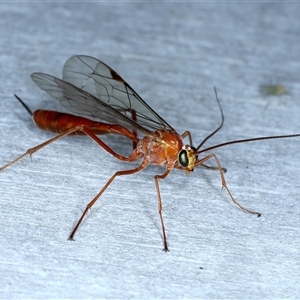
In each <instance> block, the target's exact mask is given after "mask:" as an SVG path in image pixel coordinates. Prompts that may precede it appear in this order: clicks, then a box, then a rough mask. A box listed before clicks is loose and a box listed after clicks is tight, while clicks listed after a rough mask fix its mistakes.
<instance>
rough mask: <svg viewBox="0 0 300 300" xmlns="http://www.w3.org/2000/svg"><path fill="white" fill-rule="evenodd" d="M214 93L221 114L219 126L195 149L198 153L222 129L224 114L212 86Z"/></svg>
mask: <svg viewBox="0 0 300 300" xmlns="http://www.w3.org/2000/svg"><path fill="white" fill-rule="evenodd" d="M214 91H215V95H216V100H217V103H218V105H219V109H220V112H221V124H220V125H219V127H218V128H217V129H216V130H214V131H213V132H212V133H211V134H209V135H208V136H207V137H206V138H205V139H204V140H203V141H202V142H201V143H200V145H199V146H198V147H197V148H196V150H197V151H198V153H199V149H200V148H201V147H202V146H203V145H204V144H205V143H206V142H207V140H208V139H210V138H211V137H212V136H213V135H215V134H216V133H217V132H218V131H219V130H220V129H221V128H222V127H223V124H224V119H225V118H224V113H223V109H222V106H221V103H220V100H219V98H218V93H217V89H216V87H215V86H214Z"/></svg>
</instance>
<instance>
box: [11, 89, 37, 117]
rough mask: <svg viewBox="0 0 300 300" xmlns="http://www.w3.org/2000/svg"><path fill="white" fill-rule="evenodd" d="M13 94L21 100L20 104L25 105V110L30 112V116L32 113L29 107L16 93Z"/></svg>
mask: <svg viewBox="0 0 300 300" xmlns="http://www.w3.org/2000/svg"><path fill="white" fill-rule="evenodd" d="M14 96H15V97H16V98H17V99H18V100H19V101H20V102H21V104H22V105H23V106H24V107H25V109H26V110H27V112H28V113H29V114H30V116H32V115H33V113H32V111H31V110H30V109H29V107H28V106H27V105H26V104H25V103H24V102H23V101H22V100H21V99H20V98H19V97H18V96H17V95H16V94H14Z"/></svg>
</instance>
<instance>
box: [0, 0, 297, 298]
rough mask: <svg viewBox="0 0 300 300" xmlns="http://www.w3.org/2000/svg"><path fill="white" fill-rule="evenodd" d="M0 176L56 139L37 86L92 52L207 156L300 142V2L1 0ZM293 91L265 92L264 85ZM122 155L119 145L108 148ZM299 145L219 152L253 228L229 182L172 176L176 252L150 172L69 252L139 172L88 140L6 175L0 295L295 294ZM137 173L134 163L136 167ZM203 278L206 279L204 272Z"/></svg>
mask: <svg viewBox="0 0 300 300" xmlns="http://www.w3.org/2000/svg"><path fill="white" fill-rule="evenodd" d="M0 8H1V9H0V32H1V41H0V45H1V47H0V49H1V50H0V64H1V73H0V77H1V89H0V93H1V101H0V128H1V133H0V134H1V138H0V147H1V148H0V149H1V153H0V165H3V164H5V163H7V162H8V161H9V160H10V159H12V158H14V157H16V156H17V155H19V154H20V153H22V151H24V150H26V149H27V148H29V147H32V146H34V145H37V144H39V143H41V142H43V141H45V140H47V139H49V138H50V137H52V136H53V135H52V134H50V133H46V132H41V131H40V130H39V129H37V128H36V127H35V126H34V124H33V123H32V122H31V120H30V118H29V115H28V114H27V113H26V112H25V110H24V109H23V107H22V106H21V105H20V104H19V103H18V102H17V101H16V100H15V98H14V97H13V93H16V94H18V95H19V96H20V97H21V98H22V99H23V100H24V101H25V102H26V103H27V104H28V105H29V107H30V108H31V109H32V110H35V109H38V108H50V109H61V107H60V106H59V104H58V103H56V102H55V101H54V100H52V99H51V97H50V96H48V95H47V94H46V93H44V92H43V91H41V90H39V88H38V87H37V86H36V85H35V84H34V83H33V82H32V81H31V79H30V74H31V73H32V72H37V71H40V72H46V73H49V74H52V75H55V76H58V77H60V76H61V72H62V67H63V64H64V62H65V60H66V59H67V58H69V57H70V56H72V55H74V54H86V55H91V56H94V57H96V58H99V59H101V60H103V61H104V62H106V63H107V64H108V65H110V66H111V67H112V68H113V69H115V70H116V71H117V72H118V73H120V75H121V76H123V77H124V78H125V79H126V80H127V81H128V82H129V84H130V85H131V86H132V87H133V88H134V89H135V90H136V91H137V92H138V93H139V94H140V95H141V96H142V97H143V98H144V99H145V100H146V101H147V102H148V103H149V104H150V105H151V106H152V107H153V108H154V109H155V110H156V111H157V112H158V113H159V114H160V115H161V116H163V117H164V118H165V119H166V121H167V122H169V123H170V124H171V125H172V126H174V128H176V129H177V130H178V132H180V133H182V132H183V131H185V130H191V132H192V134H193V137H194V141H195V144H198V143H200V141H201V139H203V138H204V137H205V136H206V135H207V134H209V133H210V132H211V131H212V130H214V129H215V128H216V126H217V125H218V124H219V122H220V116H219V111H218V108H217V105H216V102H215V98H214V92H213V86H216V87H217V88H218V92H219V97H220V100H221V102H222V106H223V109H224V114H225V117H226V120H225V125H224V128H223V129H222V131H221V132H220V133H219V134H218V135H216V136H215V137H214V138H213V139H211V140H210V141H209V142H208V144H207V145H213V144H215V143H221V142H224V141H227V140H233V139H238V138H248V137H255V136H261V135H279V134H291V133H299V132H300V126H299V124H300V122H299V116H300V102H299V100H300V99H299V94H300V85H299V74H300V60H299V59H300V39H299V35H300V22H299V13H300V4H299V3H287V2H286V3H284V4H283V3H282V4H279V3H273V4H272V3H260V4H259V3H242V4H238V3H236V2H233V3H228V4H226V3H219V2H218V3H217V2H216V3H163V4H162V3H128V2H127V3H117V2H115V3H95V2H94V3H86V4H79V3H61V2H60V3H54V2H52V3H16V4H13V3H12V2H10V3H1V4H0ZM268 84H281V85H284V86H285V88H286V90H287V94H285V95H282V96H264V95H262V94H261V92H260V86H261V85H268ZM105 140H106V141H108V142H109V143H110V145H112V146H113V147H114V148H115V149H117V150H118V151H120V152H122V150H123V149H125V152H126V150H127V152H128V150H129V149H130V144H129V145H128V146H125V145H123V144H122V139H119V138H118V137H117V136H115V137H105ZM299 143H300V139H289V140H279V141H269V142H257V143H252V144H241V145H236V146H229V147H225V148H221V149H219V150H216V151H215V153H216V154H217V155H218V157H219V159H220V161H221V163H222V164H223V166H224V167H226V168H228V172H227V174H226V178H227V183H228V186H229V188H230V189H231V191H232V193H233V195H234V196H235V197H236V200H238V201H239V202H240V203H241V204H243V205H244V206H246V207H248V208H250V209H254V210H257V211H259V212H261V213H262V217H261V218H256V217H255V216H251V215H248V214H245V213H243V212H242V211H240V210H239V209H237V208H236V207H234V206H233V205H231V203H230V199H229V196H228V195H227V193H226V191H221V188H220V178H219V176H218V174H217V173H216V172H210V171H206V170H204V169H201V168H200V169H197V170H196V171H195V172H194V173H193V174H192V176H190V177H187V176H185V174H184V173H183V172H180V171H174V172H172V173H171V175H170V176H169V177H168V178H167V179H166V180H165V181H163V182H161V185H160V186H161V193H162V198H163V203H164V218H165V222H166V230H167V235H168V241H169V247H170V252H169V253H167V254H166V253H164V252H163V251H161V249H162V246H163V245H162V237H161V229H160V221H159V217H158V213H157V200H156V192H155V187H154V182H153V176H154V175H155V174H157V173H162V172H163V171H164V169H161V168H158V167H149V168H148V169H147V170H145V171H143V172H142V173H139V174H136V175H134V176H129V177H127V178H119V179H117V180H116V181H115V182H114V183H113V184H112V186H111V187H110V188H109V189H108V190H107V192H106V193H105V194H104V195H103V197H102V198H101V200H100V201H99V202H98V203H97V205H96V206H95V207H94V209H93V210H92V213H91V214H89V216H88V218H86V219H85V221H84V223H83V225H82V226H81V227H80V229H79V231H78V233H77V235H76V241H75V242H70V241H68V240H67V238H68V235H69V234H70V231H71V230H72V226H73V225H74V224H75V222H76V221H77V219H78V218H79V216H80V215H81V213H82V211H83V209H84V208H85V205H86V204H87V203H88V202H89V200H91V199H92V198H93V196H94V195H95V194H96V193H97V191H98V190H99V189H100V188H101V187H102V186H103V184H104V183H105V182H106V180H107V179H108V178H109V177H110V176H111V175H112V174H113V173H114V172H115V171H116V170H123V169H126V168H131V167H132V166H128V165H126V164H125V163H120V162H119V161H117V160H116V159H115V158H113V157H111V156H109V155H108V154H107V153H105V152H104V151H103V150H101V149H99V148H98V147H97V145H96V144H94V143H93V142H92V141H90V140H89V139H88V138H86V137H79V138H78V137H71V138H66V139H64V140H61V141H59V142H57V143H55V144H53V145H51V146H49V147H47V148H46V149H44V150H42V151H40V152H39V153H37V154H35V155H34V157H33V162H32V163H30V160H29V159H28V158H26V159H24V160H23V161H22V162H19V163H17V164H16V165H14V166H12V167H10V168H9V169H7V170H5V171H4V172H2V173H1V174H0V186H1V197H0V207H1V212H0V214H1V216H0V226H1V231H0V244H1V246H0V257H1V258H0V274H1V276H0V277H1V279H0V298H121V299H123V298H135V299H138V298H173V299H179V298H182V297H186V298H200V297H201V298H261V297H264V298H293V297H295V298H297V297H299V295H300V283H299V279H300V262H299V254H300V250H299V249H300V248H299V218H300V201H299V200H300V196H299V192H300V184H299V176H300V174H299V170H300V154H299ZM135 165H136V164H135ZM202 268H203V269H202Z"/></svg>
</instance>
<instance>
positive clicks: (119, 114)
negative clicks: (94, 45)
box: [31, 55, 172, 132]
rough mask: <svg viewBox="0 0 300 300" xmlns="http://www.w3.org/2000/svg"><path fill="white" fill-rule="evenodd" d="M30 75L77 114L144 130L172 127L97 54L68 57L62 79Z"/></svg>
mask: <svg viewBox="0 0 300 300" xmlns="http://www.w3.org/2000/svg"><path fill="white" fill-rule="evenodd" d="M31 77H32V79H33V81H34V82H35V83H37V84H38V86H39V87H40V88H41V89H43V90H45V91H46V92H47V93H49V94H50V95H51V96H52V97H54V98H56V99H57V100H58V101H60V103H61V104H62V105H63V106H64V107H66V108H67V109H68V110H70V111H72V112H73V113H75V114H78V115H83V116H87V117H92V118H94V119H100V120H102V121H107V122H109V123H117V124H120V125H122V126H124V127H127V128H128V127H129V128H131V129H138V130H140V131H142V132H152V131H153V130H156V129H159V128H165V129H172V127H171V126H170V125H169V124H168V123H166V122H165V121H164V120H163V119H162V118H161V117H160V116H159V115H158V114H157V113H155V112H154V111H153V110H152V109H151V107H149V105H147V103H146V102H145V101H143V99H141V97H140V96H139V95H138V94H137V93H136V92H135V91H134V90H133V89H132V88H131V87H130V86H129V85H128V84H127V82H125V81H124V79H123V78H121V77H120V76H119V75H118V74H117V73H116V72H115V71H114V70H112V69H111V68H110V67H108V66H107V65H106V64H104V63H103V62H101V61H99V60H97V59H95V58H92V57H89V56H82V55H80V56H73V57H71V58H69V59H68V60H67V61H66V63H65V66H64V70H63V80H60V79H58V78H56V77H53V76H51V75H47V74H43V73H33V74H32V75H31Z"/></svg>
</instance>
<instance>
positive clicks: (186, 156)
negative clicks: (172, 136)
mask: <svg viewBox="0 0 300 300" xmlns="http://www.w3.org/2000/svg"><path fill="white" fill-rule="evenodd" d="M178 161H179V164H180V165H181V166H182V167H184V168H186V169H187V170H189V171H193V170H194V165H195V162H196V155H195V149H194V148H193V147H191V146H189V145H186V146H183V147H182V150H181V151H180V152H179V154H178Z"/></svg>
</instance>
